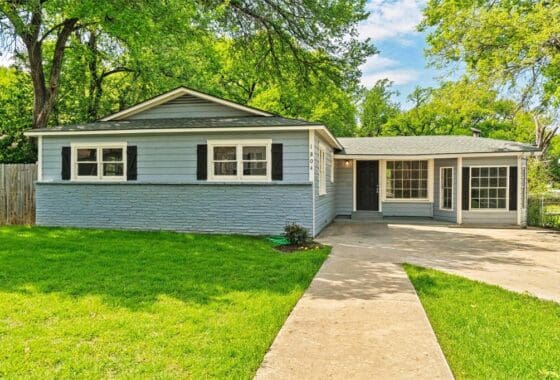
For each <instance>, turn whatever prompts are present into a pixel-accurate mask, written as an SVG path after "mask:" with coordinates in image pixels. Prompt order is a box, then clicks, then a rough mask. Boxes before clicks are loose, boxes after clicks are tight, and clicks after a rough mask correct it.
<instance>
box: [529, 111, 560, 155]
mask: <svg viewBox="0 0 560 380" xmlns="http://www.w3.org/2000/svg"><path fill="white" fill-rule="evenodd" d="M533 121H534V123H535V145H536V146H537V148H539V150H540V151H541V152H542V153H543V155H542V156H541V157H543V156H544V153H546V151H547V149H548V147H549V146H550V142H551V141H552V139H553V138H554V136H556V132H558V129H559V127H560V126H559V125H557V126H555V127H551V126H547V125H544V124H543V122H542V120H541V119H540V118H539V116H538V115H533Z"/></svg>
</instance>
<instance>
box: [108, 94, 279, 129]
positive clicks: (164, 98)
mask: <svg viewBox="0 0 560 380" xmlns="http://www.w3.org/2000/svg"><path fill="white" fill-rule="evenodd" d="M183 95H192V96H196V97H197V98H201V99H204V100H208V101H210V102H214V103H218V104H221V105H224V106H227V107H231V108H235V109H238V110H242V111H245V112H249V113H252V114H254V115H259V116H273V115H272V114H271V113H268V112H265V111H261V110H257V109H255V108H251V107H246V106H244V105H241V104H238V103H235V102H231V101H229V100H225V99H220V98H217V97H215V96H212V95H208V94H205V93H202V92H199V91H195V90H191V89H189V88H185V87H179V88H177V89H175V90H171V91H169V92H167V93H165V94H162V95H159V96H156V97H155V98H152V99H150V100H146V101H145V102H142V103H139V104H137V105H135V106H132V107H129V108H127V109H125V110H122V111H120V112H116V113H114V114H111V115H109V116H106V117H104V118H102V119H100V120H101V121H111V120H121V119H123V118H125V117H128V116H132V115H135V114H137V113H139V112H142V111H146V110H149V109H151V108H154V107H156V106H159V105H161V104H164V103H166V102H168V101H170V100H173V99H176V98H178V97H180V96H183Z"/></svg>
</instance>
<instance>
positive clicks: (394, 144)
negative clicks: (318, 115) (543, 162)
mask: <svg viewBox="0 0 560 380" xmlns="http://www.w3.org/2000/svg"><path fill="white" fill-rule="evenodd" d="M338 140H339V142H340V143H341V144H342V146H343V147H344V149H343V150H342V151H341V152H340V153H337V154H338V155H342V156H344V155H347V156H352V155H354V156H358V155H359V156H437V155H446V154H477V153H480V154H484V153H522V152H539V150H538V148H537V147H535V146H533V145H529V144H523V143H518V142H513V141H506V140H496V139H489V138H483V137H472V136H395V137H392V136H391V137H339V138H338Z"/></svg>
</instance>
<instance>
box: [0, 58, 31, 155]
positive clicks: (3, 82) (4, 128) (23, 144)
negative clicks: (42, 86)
mask: <svg viewBox="0 0 560 380" xmlns="http://www.w3.org/2000/svg"><path fill="white" fill-rule="evenodd" d="M31 94H32V91H31V84H30V80H29V75H28V74H26V73H22V72H18V71H17V70H15V69H8V68H5V67H0V163H26V162H34V161H35V157H36V156H35V152H34V149H33V146H32V145H31V144H30V143H29V141H28V140H27V138H25V137H24V136H23V131H24V130H25V129H27V128H29V127H30V120H29V119H28V118H27V117H26V115H28V114H29V113H30V112H31V110H32V108H33V99H32V96H31Z"/></svg>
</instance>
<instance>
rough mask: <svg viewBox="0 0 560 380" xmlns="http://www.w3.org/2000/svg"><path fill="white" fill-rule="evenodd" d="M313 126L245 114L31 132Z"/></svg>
mask: <svg viewBox="0 0 560 380" xmlns="http://www.w3.org/2000/svg"><path fill="white" fill-rule="evenodd" d="M312 125H313V126H315V125H320V124H318V123H311V122H308V121H304V120H298V119H288V118H284V117H280V116H246V117H216V118H180V119H144V120H119V121H96V122H92V123H84V124H73V125H64V126H59V127H54V128H43V129H35V130H33V132H52V133H56V132H73V131H107V130H111V131H119V130H138V129H173V128H177V129H182V128H236V127H264V128H266V127H286V126H294V127H296V126H312Z"/></svg>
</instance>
